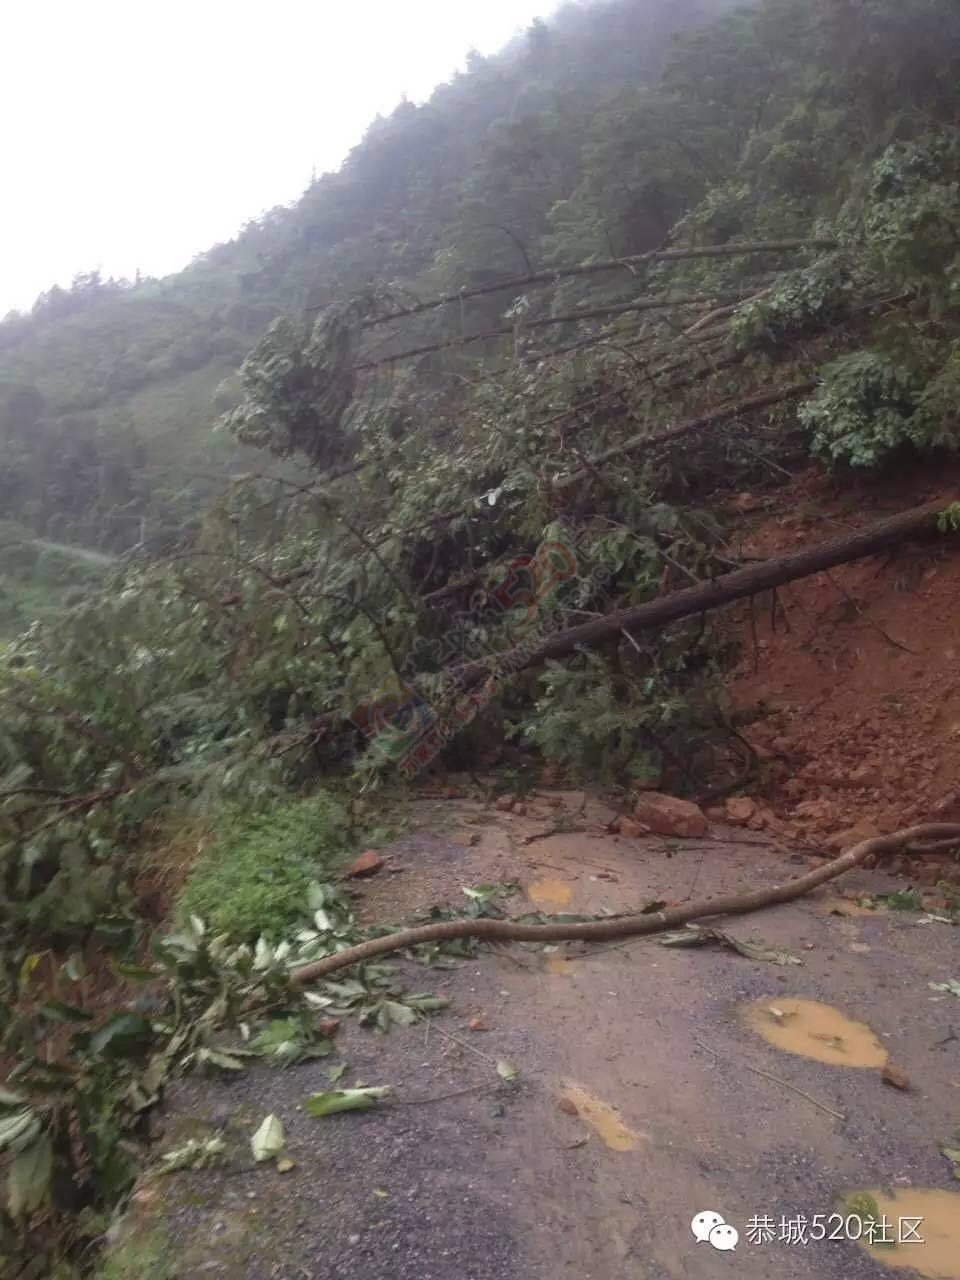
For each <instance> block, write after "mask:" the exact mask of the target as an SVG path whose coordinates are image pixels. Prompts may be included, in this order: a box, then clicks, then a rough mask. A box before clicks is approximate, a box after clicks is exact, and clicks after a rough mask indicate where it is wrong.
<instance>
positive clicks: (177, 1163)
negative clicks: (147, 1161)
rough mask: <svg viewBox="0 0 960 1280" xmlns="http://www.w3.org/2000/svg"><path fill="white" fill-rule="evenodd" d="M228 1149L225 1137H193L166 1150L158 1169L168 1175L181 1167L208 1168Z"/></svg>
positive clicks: (176, 1171)
mask: <svg viewBox="0 0 960 1280" xmlns="http://www.w3.org/2000/svg"><path fill="white" fill-rule="evenodd" d="M226 1149H227V1144H226V1143H225V1142H224V1140H223V1138H206V1139H204V1138H191V1139H190V1140H189V1141H188V1142H185V1143H183V1145H182V1146H179V1147H174V1148H173V1149H172V1150H171V1151H165V1152H164V1153H163V1155H162V1156H161V1157H160V1159H159V1160H158V1161H157V1166H156V1171H157V1173H160V1174H164V1175H166V1174H170V1173H178V1172H179V1171H180V1170H181V1169H206V1168H208V1167H209V1166H210V1165H212V1164H216V1163H217V1162H218V1161H219V1159H220V1157H221V1156H222V1155H223V1153H224V1151H226Z"/></svg>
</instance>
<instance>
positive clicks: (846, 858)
mask: <svg viewBox="0 0 960 1280" xmlns="http://www.w3.org/2000/svg"><path fill="white" fill-rule="evenodd" d="M947 840H952V841H957V840H960V823H950V822H931V823H927V824H926V825H923V826H918V827H908V828H907V829H906V830H904V831H896V832H894V834H893V835H889V836H875V837H874V838H872V839H870V840H863V841H861V843H860V844H857V845H854V847H853V848H852V849H849V850H848V851H847V852H846V853H843V854H841V855H840V856H839V857H838V858H834V859H833V861H832V862H828V863H826V864H825V865H824V866H822V867H817V868H816V870H814V871H809V872H808V873H807V874H806V875H805V876H798V877H797V879H795V880H788V881H787V883H786V884H781V885H773V886H771V887H770V888H767V889H754V890H752V891H749V892H747V893H730V894H725V895H723V896H722V897H719V898H708V899H706V900H704V901H702V902H693V903H691V904H690V905H689V906H686V907H673V908H671V909H670V910H668V911H658V912H657V913H656V914H654V915H633V916H620V917H617V918H614V919H611V920H588V921H583V922H581V923H577V924H567V923H563V924H517V923H515V922H514V921H512V920H442V921H439V922H437V923H436V924H425V925H418V926H416V927H414V928H411V929H400V930H398V931H397V932H396V933H388V934H386V935H385V936H384V937H381V938H370V939H369V940H368V941H367V942H361V943H359V944H358V945H357V946H355V947H347V948H346V949H345V950H344V951H338V952H337V953H336V955H332V956H324V958H323V959H322V960H315V961H314V962H313V963H312V964H307V965H303V966H302V967H301V968H299V969H294V970H293V971H292V973H291V975H290V976H291V979H292V980H293V981H294V982H295V983H297V984H298V985H300V986H305V985H306V984H307V983H309V982H316V981H317V980H318V979H320V978H327V977H329V976H330V974H332V973H337V972H338V971H339V970H340V969H347V968H349V967H350V966H351V965H354V964H359V963H360V962H361V961H363V960H372V959H373V958H374V956H382V955H386V954H387V953H388V952H391V951H404V950H406V949H407V948H408V947H416V946H420V945H422V944H423V943H425V942H450V941H452V940H453V939H455V938H480V939H484V940H487V941H497V942H568V941H574V940H577V941H580V942H608V941H610V940H611V939H614V938H637V937H642V936H644V935H649V934H654V933H665V932H666V931H667V930H669V929H676V928H678V927H679V926H681V925H685V924H689V923H690V922H691V921H693V920H704V919H708V918H710V917H712V916H730V915H746V914H747V913H748V912H751V911H760V910H762V908H764V907H772V906H776V905H778V904H779V903H782V902H792V901H793V900H794V899H795V898H801V897H803V896H804V894H807V893H810V892H811V891H812V890H813V889H817V888H819V887H820V885H822V884H826V883H827V881H828V880H835V879H836V878H837V877H838V876H842V875H844V874H845V872H847V871H852V870H853V868H854V867H858V866H861V865H862V864H863V862H864V861H865V859H867V858H868V857H870V855H871V854H873V855H875V856H879V855H881V854H890V853H899V852H901V851H902V850H904V849H908V848H912V847H913V846H916V845H920V846H927V847H935V845H942V843H943V842H944V841H947Z"/></svg>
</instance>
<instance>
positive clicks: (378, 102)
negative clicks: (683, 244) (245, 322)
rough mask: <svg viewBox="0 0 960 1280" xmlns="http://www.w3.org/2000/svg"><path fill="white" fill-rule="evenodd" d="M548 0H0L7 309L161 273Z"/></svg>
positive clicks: (489, 49)
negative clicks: (83, 277) (59, 291)
mask: <svg viewBox="0 0 960 1280" xmlns="http://www.w3.org/2000/svg"><path fill="white" fill-rule="evenodd" d="M553 7H554V0H479V2H478V0H257V2H256V3H252V2H251V0H165V2H164V3H161V4H157V3H150V4H149V5H148V4H147V3H145V0H0V120H2V121H3V135H2V136H3V142H2V147H0V174H2V179H3V191H2V196H0V316H2V315H3V314H4V313H5V312H6V311H8V310H9V309H10V308H12V307H20V308H28V307H29V306H31V305H32V303H33V301H34V299H35V297H36V295H37V294H38V293H39V292H41V290H43V289H46V288H49V286H50V285H51V284H53V283H54V282H55V281H56V282H57V283H60V284H69V282H70V280H71V279H72V278H73V276H74V275H75V274H76V273H77V272H79V271H88V270H92V269H93V268H95V267H99V268H100V269H101V270H102V271H103V273H104V275H117V276H120V275H125V276H130V277H132V276H133V275H134V274H135V272H136V270H137V268H140V270H141V271H143V272H144V273H145V274H148V275H163V274H166V273H167V272H170V271H175V270H177V269H178V268H180V267H182V266H185V265H186V263H187V262H188V261H189V260H190V259H191V258H192V257H193V256H194V255H195V254H197V253H200V252H202V251H203V250H204V249H208V248H210V246H211V245H213V244H216V243H218V242H222V241H224V240H228V239H230V238H231V237H232V236H233V235H235V234H236V232H237V231H239V229H240V227H241V225H242V224H243V223H244V222H246V221H247V220H249V219H250V218H252V217H256V216H257V215H258V214H260V213H262V212H263V211H264V210H266V209H269V208H272V207H273V206H275V205H278V204H288V203H290V202H291V201H293V200H295V199H296V198H297V196H298V195H299V194H300V193H301V192H302V190H303V189H304V188H305V187H306V185H307V183H308V182H309V180H310V176H311V172H312V171H313V170H316V172H317V173H323V172H325V171H326V170H329V169H335V168H337V167H338V165H339V164H340V162H341V161H342V160H343V158H344V157H345V155H346V153H347V152H348V151H349V149H350V147H351V146H353V145H354V144H355V143H357V142H358V141H359V140H360V137H361V136H362V134H363V132H364V130H365V128H366V126H367V125H368V124H369V123H370V121H371V120H372V119H373V117H374V116H375V115H376V114H377V112H380V113H382V114H387V113H389V112H390V111H392V110H393V108H394V107H395V106H396V104H397V103H398V102H399V101H400V99H401V98H402V97H403V95H404V94H406V95H407V97H409V98H411V99H412V100H413V101H422V100H423V99H424V98H426V97H428V96H429V94H430V91H431V90H432V89H433V87H434V86H435V85H437V84H439V83H441V82H443V81H444V80H447V79H449V77H450V75H451V73H452V72H453V71H454V70H455V69H457V68H458V67H461V66H462V65H463V61H464V57H465V55H466V53H467V51H468V49H470V48H471V47H474V48H477V49H479V50H480V51H481V52H482V53H493V52H496V50H497V49H499V48H500V47H501V46H502V45H504V44H505V43H506V42H507V40H508V39H509V38H510V37H511V36H512V35H513V33H514V32H515V31H516V30H517V29H518V28H523V27H525V26H526V25H528V23H529V22H530V20H531V19H532V18H533V17H535V16H536V15H538V14H544V15H545V14H547V13H549V12H550V10H551V9H552V8H553Z"/></svg>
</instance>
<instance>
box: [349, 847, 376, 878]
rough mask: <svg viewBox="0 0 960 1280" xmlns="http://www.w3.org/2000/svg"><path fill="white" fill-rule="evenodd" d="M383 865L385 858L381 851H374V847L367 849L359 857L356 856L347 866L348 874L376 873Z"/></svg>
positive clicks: (354, 875) (366, 874)
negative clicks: (381, 855)
mask: <svg viewBox="0 0 960 1280" xmlns="http://www.w3.org/2000/svg"><path fill="white" fill-rule="evenodd" d="M382 866H383V859H382V858H381V857H380V855H379V853H374V851H373V850H372V849H367V850H366V851H365V852H364V853H361V854H360V856H359V857H357V858H354V860H353V861H352V862H351V863H350V865H349V867H347V870H346V874H347V876H353V877H359V876H372V875H376V873H377V872H378V871H379V870H380V868H381V867H382Z"/></svg>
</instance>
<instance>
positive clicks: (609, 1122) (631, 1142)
mask: <svg viewBox="0 0 960 1280" xmlns="http://www.w3.org/2000/svg"><path fill="white" fill-rule="evenodd" d="M560 1096H561V1098H563V1099H565V1100H566V1101H567V1102H568V1103H572V1104H573V1106H575V1107H576V1109H577V1116H578V1118H579V1119H580V1120H582V1121H583V1123H584V1124H585V1125H587V1126H588V1127H589V1128H591V1129H592V1130H593V1131H594V1133H596V1134H597V1135H598V1136H599V1137H600V1139H601V1140H602V1141H603V1142H604V1143H605V1144H606V1146H608V1147H609V1148H610V1150H611V1151H633V1149H634V1148H635V1147H636V1146H637V1145H638V1144H639V1143H640V1142H642V1141H643V1140H644V1138H646V1136H647V1135H646V1134H644V1133H638V1132H637V1130H636V1129H631V1128H630V1127H629V1125H627V1124H625V1123H624V1121H623V1119H622V1118H621V1116H620V1115H619V1113H618V1112H617V1111H616V1109H615V1108H614V1107H611V1106H610V1104H609V1103H607V1102H604V1101H603V1100H602V1099H601V1098H596V1097H594V1095H593V1094H592V1093H590V1092H589V1091H588V1090H586V1089H584V1088H583V1086H582V1085H579V1084H565V1085H564V1086H563V1089H562V1090H561V1094H560Z"/></svg>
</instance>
